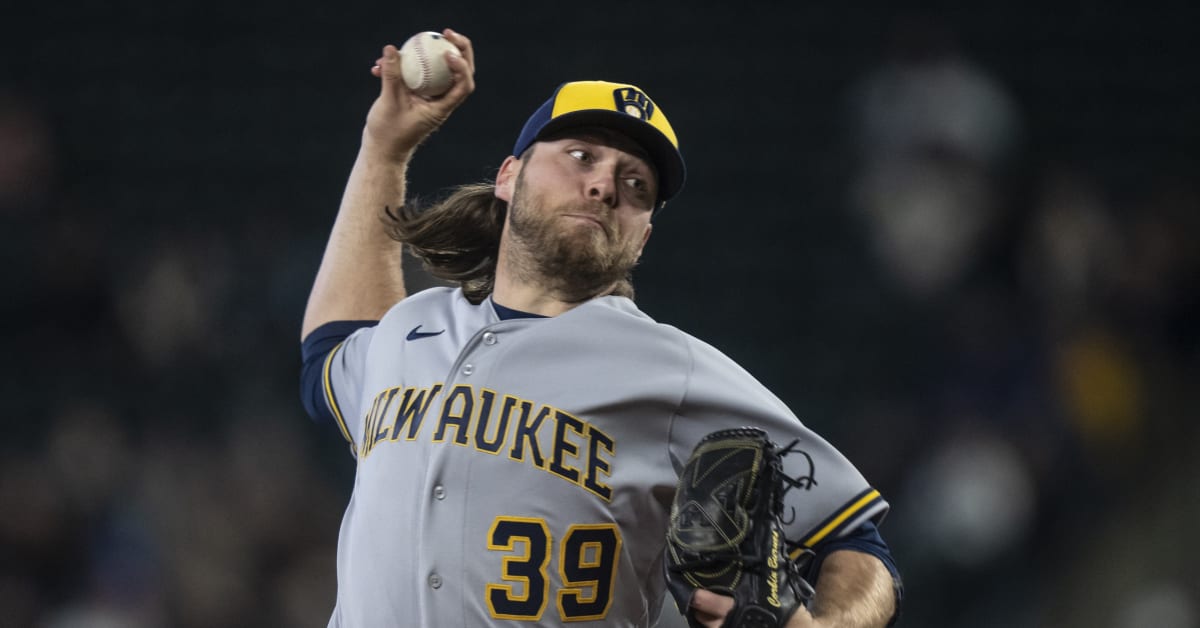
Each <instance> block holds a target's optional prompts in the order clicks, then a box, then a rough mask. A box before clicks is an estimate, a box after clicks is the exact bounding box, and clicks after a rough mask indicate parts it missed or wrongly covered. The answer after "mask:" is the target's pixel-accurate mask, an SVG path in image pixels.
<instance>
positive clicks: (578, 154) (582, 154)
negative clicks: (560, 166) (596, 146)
mask: <svg viewBox="0 0 1200 628" xmlns="http://www.w3.org/2000/svg"><path fill="white" fill-rule="evenodd" d="M567 154H568V155H570V156H572V157H574V158H575V159H578V160H579V161H582V162H584V163H591V161H592V154H591V153H589V152H587V151H586V150H583V149H582V148H574V149H571V150H569V151H567Z"/></svg>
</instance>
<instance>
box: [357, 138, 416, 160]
mask: <svg viewBox="0 0 1200 628" xmlns="http://www.w3.org/2000/svg"><path fill="white" fill-rule="evenodd" d="M361 151H362V153H363V154H364V155H365V156H367V157H370V158H372V159H374V160H378V161H381V162H385V163H390V164H392V165H396V166H403V165H406V164H407V163H408V162H409V160H411V159H412V156H413V153H415V152H416V151H417V147H416V145H411V146H410V145H408V144H406V143H403V142H395V141H385V140H381V139H378V138H376V137H374V136H373V135H371V133H370V132H369V131H368V130H366V129H363V136H362V148H361Z"/></svg>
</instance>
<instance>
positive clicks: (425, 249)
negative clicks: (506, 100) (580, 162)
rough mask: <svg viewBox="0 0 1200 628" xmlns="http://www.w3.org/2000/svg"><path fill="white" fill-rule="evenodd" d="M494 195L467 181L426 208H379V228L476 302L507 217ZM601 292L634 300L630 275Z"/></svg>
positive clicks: (492, 283) (491, 281)
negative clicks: (381, 213)
mask: <svg viewBox="0 0 1200 628" xmlns="http://www.w3.org/2000/svg"><path fill="white" fill-rule="evenodd" d="M530 151H532V147H531V148H530ZM530 151H526V155H525V156H528V155H529V152H530ZM495 192H496V185H495V183H492V182H485V183H468V184H466V185H461V186H459V187H457V188H454V189H453V190H452V191H451V192H450V194H449V196H446V197H445V198H444V199H442V200H441V201H438V202H436V203H434V204H433V205H431V206H429V207H428V208H422V207H420V205H419V204H417V203H410V204H406V205H403V206H401V207H399V208H397V209H396V210H395V211H392V210H391V209H390V208H385V211H384V214H385V218H384V223H385V229H386V230H387V234H388V236H390V237H391V238H392V239H393V240H396V241H398V242H402V243H404V244H405V245H407V246H408V247H409V250H410V251H411V252H412V254H413V256H414V257H416V258H417V259H419V260H421V263H422V265H424V267H425V270H426V271H428V272H429V274H431V275H433V276H434V277H437V278H438V279H444V280H446V281H449V282H451V283H454V284H457V285H458V286H460V287H461V288H462V291H463V294H464V295H465V296H466V298H467V300H468V301H470V302H471V303H479V302H481V301H483V300H484V299H486V298H487V296H488V295H489V294H491V293H492V290H494V289H495V287H496V261H497V259H498V257H499V254H500V234H501V233H502V232H503V230H504V220H505V218H506V217H507V215H508V203H507V202H506V201H503V200H501V199H499V198H496V194H495ZM606 294H610V295H615V296H622V297H627V298H630V299H632V298H634V292H633V281H632V278H631V276H630V275H629V274H626V276H625V278H623V279H621V280H620V281H618V282H617V283H616V285H615V286H613V289H612V290H610V291H609V292H607V293H606Z"/></svg>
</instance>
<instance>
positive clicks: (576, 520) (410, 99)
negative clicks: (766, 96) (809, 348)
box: [302, 30, 900, 627]
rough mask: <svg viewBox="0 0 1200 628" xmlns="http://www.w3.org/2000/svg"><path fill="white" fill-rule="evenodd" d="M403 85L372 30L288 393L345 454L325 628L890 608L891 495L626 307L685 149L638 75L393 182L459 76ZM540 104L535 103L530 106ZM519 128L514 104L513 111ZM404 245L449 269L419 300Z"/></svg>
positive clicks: (705, 621) (774, 403) (746, 384)
mask: <svg viewBox="0 0 1200 628" xmlns="http://www.w3.org/2000/svg"><path fill="white" fill-rule="evenodd" d="M442 34H443V35H444V37H445V38H446V40H448V41H450V42H451V43H453V44H454V45H455V46H456V47H457V48H458V50H459V52H460V53H461V54H459V55H453V54H447V55H446V58H445V62H446V63H447V64H448V65H449V67H450V70H451V72H452V73H453V76H454V84H453V87H452V88H451V89H450V90H449V91H448V92H446V93H445V94H443V95H441V96H439V97H436V98H425V97H419V96H417V95H416V94H414V93H413V92H412V91H410V90H409V89H408V88H407V87H406V86H405V84H404V82H403V81H402V80H401V78H400V75H401V73H400V70H399V67H400V55H399V53H398V51H397V49H396V48H395V47H394V46H386V47H385V48H384V49H383V53H382V56H381V57H380V58H379V60H378V61H377V64H376V65H375V67H374V68H372V73H373V74H374V75H375V76H376V77H378V78H379V80H380V82H381V90H380V94H379V97H378V98H377V99H376V101H375V102H374V104H373V105H372V106H371V109H370V111H369V113H368V115H367V121H366V128H365V129H364V131H363V137H362V145H361V149H360V152H359V154H358V157H357V160H356V161H355V164H354V167H353V169H352V171H351V173H350V178H349V182H348V183H347V186H346V191H345V195H344V197H343V200H342V204H341V207H340V209H339V211H338V214H337V218H336V220H335V222H334V225H333V229H332V234H331V236H330V239H329V243H328V246H327V249H326V251H325V255H324V258H323V259H322V262H321V266H320V269H319V271H318V273H317V277H316V280H315V283H314V286H313V290H312V294H311V296H310V298H309V301H308V306H307V310H306V312H305V316H304V323H303V330H302V341H303V343H302V355H303V361H304V367H303V374H302V387H303V401H304V405H305V407H306V409H307V411H308V412H309V414H310V415H312V416H313V417H314V418H315V419H318V420H326V421H329V422H330V423H331V424H333V425H336V426H337V430H338V431H340V433H341V435H342V437H343V438H344V439H345V441H346V443H347V445H348V447H349V450H350V453H351V455H352V456H353V457H354V459H355V461H356V465H357V472H356V477H355V483H354V490H353V494H352V496H351V499H350V503H349V505H348V506H347V508H346V512H345V516H344V518H343V520H342V526H341V532H340V534H339V539H338V554H337V578H338V591H337V601H336V607H335V608H334V610H333V614H332V617H331V618H330V620H329V625H330V626H341V627H375V626H514V627H530V626H559V625H563V624H567V623H570V624H577V625H583V626H651V625H653V624H655V623H656V621H657V620H658V614H659V611H660V609H661V607H662V601H663V598H664V595H666V593H667V592H668V591H669V592H670V593H671V595H672V596H673V597H674V599H675V600H676V602H677V604H678V607H679V610H680V611H681V612H682V613H684V614H685V615H686V616H687V617H688V621H689V622H691V623H692V625H694V626H700V625H704V626H717V625H738V626H750V625H754V626H772V625H779V626H781V625H785V624H786V625H789V626H809V625H830V626H832V625H838V626H883V625H885V624H887V623H888V622H889V621H890V620H892V619H893V617H894V616H895V614H896V609H897V605H898V600H899V591H900V588H899V584H898V583H899V580H898V576H896V570H895V566H894V564H893V561H892V558H891V556H890V554H889V551H888V548H887V546H886V544H884V542H883V540H882V539H881V538H880V536H879V534H878V531H877V528H876V525H877V524H878V523H879V522H880V521H881V519H882V517H883V515H884V514H885V513H886V511H887V509H888V504H887V503H886V502H885V501H884V499H883V498H882V497H881V496H880V494H879V492H878V491H876V490H874V489H873V488H872V487H871V485H870V484H869V483H868V482H867V480H866V479H864V478H863V476H862V475H861V474H860V473H859V472H858V471H857V470H856V469H855V467H854V466H853V465H852V464H851V463H850V462H849V461H848V460H846V458H845V457H843V456H842V455H841V454H840V453H839V452H838V451H837V450H836V449H834V448H833V447H832V446H831V445H830V444H829V443H827V442H826V441H825V440H823V439H822V438H821V437H820V436H818V435H817V434H814V433H813V432H812V431H810V430H808V429H807V428H806V427H805V426H804V425H803V424H802V423H801V422H800V420H799V419H797V418H796V416H795V415H794V414H793V413H792V412H791V411H790V410H789V409H788V408H787V407H786V406H785V405H784V404H783V403H782V402H781V401H780V400H779V399H778V398H777V397H776V396H775V395H773V394H772V393H771V392H769V391H768V390H766V389H765V388H764V387H763V386H762V385H761V384H760V383H759V382H758V381H757V380H755V379H754V377H752V376H751V375H750V374H749V373H747V372H746V371H745V370H743V369H742V368H740V367H739V366H738V365H737V364H735V363H734V362H733V361H732V360H730V359H729V358H728V357H726V356H724V355H722V354H721V353H720V352H719V351H717V350H716V349H714V348H713V347H712V346H710V345H708V344H706V343H704V342H702V341H700V340H698V339H696V338H694V337H692V336H690V335H688V334H687V333H685V332H683V331H680V330H679V329H676V328H674V327H671V326H668V325H665V324H662V323H658V322H656V321H655V320H653V319H651V318H650V317H649V316H647V315H646V314H645V313H643V312H641V311H640V310H639V309H638V307H637V306H636V305H635V304H634V302H633V300H632V297H633V288H632V283H631V280H630V271H631V269H632V268H633V266H634V264H635V263H636V262H637V260H638V258H639V256H640V255H641V252H642V250H643V247H645V246H646V244H647V241H648V239H649V237H650V234H651V231H652V226H653V224H652V222H651V219H652V217H654V216H655V215H656V214H657V213H658V212H659V211H660V210H662V209H663V207H664V205H665V204H666V203H667V202H668V201H670V200H671V199H672V198H674V197H675V196H676V195H677V194H678V193H679V191H680V189H681V188H682V187H683V184H684V179H685V174H686V169H685V166H684V160H683V156H682V153H681V152H680V148H679V146H680V142H679V139H678V137H677V135H676V133H675V131H674V129H673V128H672V126H671V124H670V123H669V122H668V119H667V114H666V111H664V110H663V108H662V107H660V106H659V103H657V102H655V101H654V100H653V99H651V98H650V96H649V95H648V94H647V93H646V92H644V91H642V90H641V89H639V88H638V87H636V86H634V85H629V84H625V83H613V82H605V81H574V82H567V83H564V84H562V85H560V86H558V87H557V88H556V89H554V90H553V92H552V93H551V95H550V98H549V99H548V100H546V101H545V102H544V103H542V104H541V106H538V107H536V108H535V110H534V111H533V114H532V115H531V116H530V117H529V118H528V120H527V121H526V122H525V124H524V126H523V128H521V129H520V132H519V133H517V135H516V141H515V144H514V147H513V151H512V154H511V155H509V156H507V157H506V158H505V159H504V160H503V162H502V163H501V164H500V167H499V171H498V172H497V175H496V177H495V180H494V181H489V182H486V183H482V184H473V185H466V186H463V187H461V188H458V189H456V190H454V191H453V192H452V193H451V194H449V195H448V196H447V197H446V198H444V199H443V200H441V201H440V202H438V203H437V204H434V205H432V206H429V207H413V206H411V205H406V204H405V171H406V166H407V164H408V163H409V161H410V159H411V158H412V156H413V153H414V152H415V150H416V148H417V146H418V145H419V144H420V143H421V142H422V141H424V140H425V139H426V138H427V137H428V136H429V134H430V133H431V132H432V131H434V130H435V129H436V128H438V127H439V126H440V125H442V124H443V123H445V122H446V120H447V119H448V117H449V116H450V114H451V112H452V111H454V109H455V108H456V107H457V106H458V105H459V104H461V103H462V102H463V100H464V99H465V98H467V96H468V95H469V94H470V93H471V92H472V91H473V89H474V78H473V73H474V64H475V55H474V50H473V49H472V46H471V43H470V41H469V40H468V39H467V38H466V37H464V36H463V35H461V34H459V33H456V32H454V31H451V30H446V31H444V32H443V33H442ZM534 105H535V103H531V108H534ZM513 127H514V128H516V124H514V125H513ZM402 243H403V245H404V246H408V247H409V248H410V250H411V251H412V252H413V254H414V255H416V256H417V257H418V258H419V259H421V260H422V261H423V262H424V264H425V265H426V267H427V268H428V269H429V271H430V272H432V273H433V274H435V275H437V276H439V277H442V278H444V279H447V280H449V281H450V282H452V283H453V284H455V286H456V287H453V288H433V289H429V290H425V291H422V292H419V293H417V294H413V295H408V294H406V293H405V289H404V283H403V279H402V275H401V269H400V259H401V246H402Z"/></svg>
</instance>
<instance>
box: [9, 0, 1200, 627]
mask: <svg viewBox="0 0 1200 628" xmlns="http://www.w3.org/2000/svg"><path fill="white" fill-rule="evenodd" d="M431 4H432V3H431ZM809 4H813V5H815V4H817V3H804V4H803V5H801V4H799V3H789V4H784V3H771V2H763V3H738V4H737V5H729V4H717V3H706V2H702V3H688V4H684V3H681V2H675V1H668V2H660V3H656V4H651V3H634V2H626V1H623V0H614V1H612V2H605V3H587V4H584V3H579V4H568V3H561V2H544V1H543V2H533V3H488V4H483V3H480V4H478V5H476V4H459V5H455V4H453V3H442V4H437V6H426V7H421V6H416V5H411V4H410V5H402V4H400V3H394V2H392V3H382V2H376V3H367V2H361V1H353V2H346V3H318V2H298V3H297V2H280V1H277V0H276V1H267V2H243V3H237V4H233V3H230V4H222V3H216V4H214V3H210V2H190V1H184V2H175V3H151V2H116V3H82V2H71V1H68V2H66V3H42V4H39V5H34V4H33V3H19V5H18V4H12V5H6V6H5V7H4V8H3V9H0V257H2V259H3V267H4V268H7V269H8V271H7V272H8V275H7V276H8V279H7V280H6V281H5V284H6V285H7V286H8V288H7V290H8V296H6V297H4V298H3V299H0V342H2V345H0V346H2V347H3V349H4V351H5V352H6V354H7V356H8V357H7V359H5V361H4V362H5V364H4V367H3V377H2V378H0V398H2V399H3V400H4V401H5V405H6V408H7V409H6V411H5V412H4V414H3V417H4V418H3V420H4V431H3V434H4V436H3V439H2V441H0V443H2V444H0V456H2V458H0V617H3V620H0V623H3V624H4V625H6V626H36V627H45V628H76V627H84V626H88V627H101V628H105V627H131V628H142V627H150V626H180V627H193V626H195V627H202V626H203V627H207V626H324V625H325V622H326V621H327V619H328V616H329V612H330V609H331V608H332V605H333V596H334V591H335V582H334V552H335V545H336V539H337V530H338V524H339V521H340V518H341V515H342V511H343V509H344V507H345V504H346V501H347V499H348V497H349V494H350V489H351V487H352V484H353V472H354V467H353V460H352V459H351V458H350V457H349V456H348V455H347V454H346V450H345V445H344V443H343V441H342V438H341V436H340V435H339V434H338V433H337V431H336V429H335V428H332V427H331V426H321V425H314V424H312V423H311V422H310V421H309V420H308V419H307V417H306V416H305V415H304V412H303V410H302V409H301V406H300V403H299V400H298V393H297V383H298V374H299V353H298V348H299V338H298V334H299V327H300V318H301V314H302V311H303V307H304V301H305V298H306V296H307V293H308V289H309V286H310V283H311V280H312V277H313V275H314V273H315V271H316V268H317V263H318V261H319V259H320V256H321V253H322V250H323V246H324V242H325V238H326V235H327V234H328V230H329V227H330V226H331V224H332V220H333V216H334V213H335V211H336V208H337V205H338V201H339V198H340V195H341V191H342V186H343V184H344V182H345V178H346V175H347V174H348V172H349V168H350V165H351V162H352V160H353V158H354V154H355V151H356V148H357V144H358V140H359V133H360V129H361V126H362V123H363V120H364V117H365V113H366V110H367V107H368V106H369V105H370V103H371V101H372V99H373V97H374V94H375V92H376V90H377V83H376V80H375V79H373V78H372V77H371V76H370V75H369V73H368V69H369V68H370V66H371V64H372V63H373V61H374V59H375V58H376V57H377V56H378V53H379V49H380V47H381V46H382V45H383V44H384V43H395V44H397V45H398V44H400V43H402V42H403V40H404V39H405V38H406V37H407V36H408V35H409V34H411V33H413V32H416V31H419V30H431V29H432V30H438V29H441V28H442V27H444V26H452V27H454V28H456V29H457V30H459V31H461V32H463V33H465V34H467V35H469V36H470V37H472V39H473V41H474V42H475V46H476V50H477V54H478V74H477V82H478V88H477V91H476V93H475V94H474V95H473V96H472V97H471V99H470V100H469V101H468V102H467V103H466V104H465V105H464V106H463V107H462V108H461V109H460V110H459V111H458V112H457V113H456V114H455V116H454V117H453V118H452V119H451V120H450V122H449V123H448V124H447V125H446V126H445V127H444V128H443V129H442V130H441V131H439V132H438V133H437V134H435V135H434V136H433V137H432V139H430V140H429V141H428V142H427V144H426V146H425V147H424V148H423V149H422V150H421V151H420V153H419V155H418V158H417V161H416V162H415V163H414V165H413V167H412V169H411V172H410V181H411V184H410V188H411V190H410V191H411V193H413V194H414V195H420V196H425V197H429V196H434V195H437V194H438V193H439V192H441V191H443V190H444V189H445V188H447V187H448V186H451V185H454V184H458V183H463V182H468V181H476V180H481V179H484V178H488V177H491V176H492V175H493V174H494V172H495V169H496V167H498V166H499V164H500V162H501V160H502V159H503V157H504V156H505V155H506V154H507V151H508V150H509V149H510V148H511V145H512V142H513V140H514V139H515V137H516V135H517V132H518V131H519V129H520V127H521V125H522V124H523V122H524V120H525V118H526V116H527V115H528V114H529V113H530V112H532V110H533V109H534V108H536V107H537V106H538V105H539V104H540V103H541V102H542V101H544V100H545V99H546V98H547V97H548V96H549V95H550V93H551V91H552V90H553V89H554V87H555V86H557V85H558V84H559V83H561V82H563V81H567V80H577V79H609V80H618V81H626V82H632V83H635V84H638V85H640V86H642V87H643V88H645V89H646V90H647V91H648V92H649V93H650V95H651V97H652V98H654V99H655V100H656V101H657V103H658V105H659V106H660V107H661V108H662V109H663V110H664V111H665V112H667V113H668V115H669V117H670V119H671V121H672V122H673V124H674V126H675V129H676V131H677V132H678V133H679V135H680V138H681V142H682V146H683V150H684V153H685V155H686V157H687V159H688V165H689V170H690V175H691V179H690V181H689V182H688V184H687V186H686V188H685V189H684V192H683V193H682V195H681V196H680V197H679V198H678V199H677V200H676V201H675V202H673V203H671V205H670V207H668V208H667V210H666V211H665V212H664V213H662V214H661V215H660V216H659V217H658V218H657V219H656V223H657V224H656V228H655V231H654V237H653V238H652V240H651V244H650V246H649V247H648V248H647V251H646V254H645V256H644V259H643V263H642V265H641V267H639V269H638V271H637V272H636V275H635V283H636V285H637V287H638V290H639V297H638V301H639V303H640V305H641V307H642V308H643V309H644V310H645V311H646V312H648V313H649V314H651V315H652V316H654V317H655V318H657V319H658V320H660V321H664V322H668V323H671V324H674V325H676V326H678V327H680V328H682V329H684V330H686V331H689V332H691V333H693V334H695V335H697V336H699V337H701V338H703V339H705V340H707V341H709V342H711V343H712V344H714V345H716V346H717V347H718V348H720V349H722V350H724V351H725V352H726V353H728V354H729V355H730V356H732V357H733V358H734V359H736V360H738V361H739V362H741V363H742V364H743V365H744V366H745V367H746V368H747V369H749V370H750V371H751V372H752V373H754V374H755V375H756V376H758V377H759V378H760V379H761V380H762V381H763V382H764V383H765V384H766V385H767V386H768V387H770V388H771V389H772V390H774V391H776V392H777V393H778V394H779V395H780V396H781V397H782V398H783V399H784V400H785V401H786V402H787V403H788V404H789V405H790V406H791V407H792V408H793V409H794V410H795V411H796V412H797V414H799V415H800V416H801V418H802V419H803V420H804V421H805V422H806V423H807V424H809V425H810V426H812V427H813V428H815V429H816V430H817V431H818V432H820V433H822V434H823V435H825V436H826V437H827V438H829V439H830V440H831V441H833V443H834V444H835V445H837V446H838V447H840V448H841V449H842V450H843V451H844V452H845V453H846V454H847V455H848V456H849V457H850V458H851V459H852V460H854V461H855V462H856V463H857V464H858V465H859V466H860V468H861V469H862V470H863V471H864V473H865V474H866V475H867V477H868V478H869V479H870V480H871V481H872V482H873V483H874V484H875V485H876V486H877V487H878V488H880V489H881V490H882V491H883V493H884V495H885V496H886V497H888V498H889V500H890V501H891V503H892V512H891V514H890V515H889V517H888V520H887V521H886V522H885V524H884V526H883V529H882V531H883V534H884V537H885V538H886V539H887V540H888V541H889V542H890V544H891V546H892V548H893V551H894V554H895V557H896V559H897V561H898V563H899V565H900V567H901V569H902V571H903V573H904V576H905V582H906V589H907V596H908V599H907V603H906V606H905V611H904V616H903V619H902V621H901V624H900V625H902V626H934V627H940V626H946V627H958V626H985V627H990V626H997V627H999V626H1005V627H1013V626H1066V627H1074V626H1081V627H1082V626H1089V627H1096V626H1099V627H1113V628H1133V627H1142V626H1154V627H1160V628H1161V627H1165V628H1188V627H1196V626H1200V585H1198V583H1200V567H1198V566H1197V562H1198V560H1197V559H1198V558H1200V541H1197V535H1196V533H1195V532H1194V528H1195V526H1196V520H1197V516H1198V515H1200V455H1197V452H1200V427H1198V426H1197V421H1196V419H1197V416H1198V415H1197V412H1198V410H1200V385H1198V384H1200V247H1197V245H1196V244H1195V242H1194V240H1195V239H1196V237H1197V236H1198V235H1200V201H1198V199H1200V185H1198V181H1200V150H1198V149H1200V98H1198V97H1200V68H1198V66H1197V63H1196V62H1195V59H1196V58H1198V57H1197V54H1196V53H1197V52H1200V51H1198V50H1197V48H1198V46H1197V44H1196V25H1197V24H1198V23H1200V20H1198V18H1200V10H1198V9H1197V5H1195V3H1187V2H1183V1H1180V2H1175V3H1158V2H1142V3H1138V4H1136V5H1131V6H1126V7H1120V8H1118V7H1117V6H1116V5H1112V4H1109V3H1063V4H1056V3H1021V2H1010V1H1006V2H997V1H986V2H982V3H974V4H970V5H967V4H963V3H940V4H939V3H931V4H923V5H920V6H919V7H918V8H914V7H913V6H911V5H909V6H906V5H896V4H893V3H883V2H876V3H866V4H860V3H850V4H840V5H838V6H837V7H834V6H832V4H830V5H829V6H808V5H809ZM821 4H825V3H821ZM1189 59H1191V61H1189ZM409 271H410V273H409V274H410V276H411V277H410V280H411V281H412V282H413V285H414V286H416V287H421V286H428V285H430V284H429V281H428V279H427V278H425V277H424V276H423V275H422V274H421V272H420V271H419V269H417V268H415V267H414V266H412V265H410V266H409Z"/></svg>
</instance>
